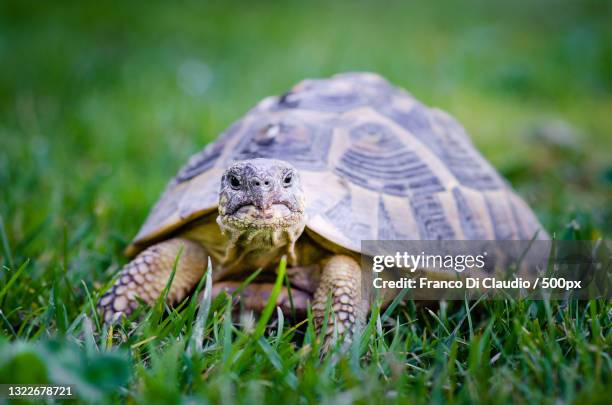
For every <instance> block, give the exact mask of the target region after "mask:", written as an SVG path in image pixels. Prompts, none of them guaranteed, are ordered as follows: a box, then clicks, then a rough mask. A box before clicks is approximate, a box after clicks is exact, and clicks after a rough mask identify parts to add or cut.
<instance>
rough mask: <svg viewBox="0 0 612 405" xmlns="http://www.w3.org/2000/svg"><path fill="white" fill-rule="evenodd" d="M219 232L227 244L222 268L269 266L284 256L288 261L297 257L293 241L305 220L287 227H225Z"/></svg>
mask: <svg viewBox="0 0 612 405" xmlns="http://www.w3.org/2000/svg"><path fill="white" fill-rule="evenodd" d="M219 225H220V226H221V231H222V232H223V234H224V235H226V236H227V239H228V241H227V247H226V251H225V257H224V258H223V266H224V267H241V268H244V266H247V265H248V266H249V267H252V268H253V269H257V268H260V267H263V268H265V267H268V266H269V265H270V264H272V263H278V261H279V260H280V258H281V257H282V256H283V255H287V260H288V262H289V264H294V263H295V262H296V260H297V258H296V255H295V243H296V241H297V240H298V238H299V237H300V235H301V234H302V232H304V226H305V223H304V222H303V221H300V222H298V223H295V224H292V225H290V226H286V227H280V226H279V227H265V228H255V227H253V228H249V227H247V228H242V229H236V228H233V227H228V226H224V225H223V223H222V222H221V221H219Z"/></svg>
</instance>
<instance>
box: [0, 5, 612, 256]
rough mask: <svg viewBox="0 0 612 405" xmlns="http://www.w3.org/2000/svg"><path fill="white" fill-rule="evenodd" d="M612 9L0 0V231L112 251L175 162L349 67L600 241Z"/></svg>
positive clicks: (551, 215)
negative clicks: (292, 92) (455, 123)
mask: <svg viewBox="0 0 612 405" xmlns="http://www.w3.org/2000/svg"><path fill="white" fill-rule="evenodd" d="M611 15H612V14H611V3H610V2H606V1H580V2H576V1H563V2H552V1H537V2H530V1H524V2H512V3H511V4H507V3H506V2H485V1H482V2H473V1H470V2H465V1H456V2H455V1H443V2H435V4H428V3H416V2H386V3H385V4H379V3H377V2H361V1H357V2H333V4H328V2H315V3H310V2H257V4H251V2H245V3H235V2H229V3H228V2H213V3H203V2H195V1H194V2H190V1H180V2H137V1H135V2H124V1H110V2H102V1H101V2H88V3H74V2H28V1H14V2H11V1H3V2H2V3H1V5H0V142H1V143H0V145H1V147H0V193H1V194H0V213H1V214H2V216H3V218H4V220H5V222H6V225H5V226H6V228H7V233H8V238H9V239H10V243H11V245H13V246H14V245H15V244H19V243H22V242H23V240H24V238H32V237H34V236H35V235H39V234H41V233H40V231H41V229H40V228H39V227H40V226H41V224H43V223H44V224H46V225H44V227H45V229H46V230H47V233H45V234H43V235H45V236H48V237H50V236H51V234H53V233H54V232H60V233H61V232H64V231H63V229H66V232H68V233H69V234H71V235H74V233H75V232H77V231H78V230H79V229H81V231H82V233H83V235H82V236H85V235H86V239H85V240H84V241H82V242H84V243H87V242H94V241H97V242H99V243H101V244H106V243H107V242H108V240H109V238H110V239H113V238H115V240H117V241H118V244H121V243H125V242H126V241H127V240H129V238H130V237H132V236H133V235H134V234H135V232H136V230H137V228H138V227H139V225H140V223H141V221H142V220H143V218H144V216H145V215H146V213H147V211H148V209H149V208H150V207H151V205H152V204H153V203H154V202H155V200H156V198H157V197H158V195H159V193H160V192H161V191H162V189H163V187H164V185H165V183H166V182H167V181H168V180H169V179H170V177H171V176H173V175H174V174H175V172H176V171H177V169H178V168H179V167H180V166H181V164H182V163H183V162H185V161H186V159H187V157H188V156H190V155H191V154H193V153H195V152H196V151H198V150H199V149H200V148H201V147H202V146H203V145H204V144H205V143H206V142H209V141H210V140H212V139H214V138H215V137H216V136H217V134H218V133H219V132H221V131H222V130H223V129H225V128H226V127H227V126H228V125H229V124H230V123H231V122H232V121H234V120H236V119H237V118H239V117H240V116H241V115H242V114H244V113H245V111H246V110H247V109H248V108H250V107H251V106H253V105H254V103H256V102H257V101H258V100H260V99H261V98H263V97H264V96H267V95H270V94H279V93H281V92H283V91H285V90H287V89H288V88H289V87H290V86H291V85H293V84H294V83H296V82H297V81H299V80H301V79H303V78H307V77H324V76H329V75H331V74H334V73H337V72H342V71H350V70H369V71H374V72H378V73H380V74H382V75H384V76H386V77H387V78H388V79H389V80H391V81H392V82H393V83H395V84H397V85H399V86H402V87H405V88H406V89H407V90H408V91H410V92H411V93H412V94H413V95H415V96H416V97H417V98H418V99H420V100H422V101H423V102H425V103H426V104H428V105H432V106H437V107H440V108H443V109H445V110H447V111H448V112H450V113H451V114H452V115H454V116H455V117H457V119H458V120H459V121H460V122H461V123H462V124H463V125H464V126H465V127H466V128H467V130H468V132H469V133H470V134H471V136H472V137H473V138H474V140H475V143H476V145H477V146H478V148H479V149H480V150H481V151H482V152H483V153H484V155H485V156H486V157H487V158H488V159H490V160H491V161H492V163H493V164H494V165H495V166H496V167H497V168H498V169H499V170H500V171H501V172H502V173H503V174H504V175H506V176H507V177H508V178H509V179H510V181H511V182H512V183H513V184H514V186H515V187H516V188H517V189H518V190H519V192H520V193H521V194H522V195H523V196H525V197H526V198H527V200H528V202H529V203H530V204H531V205H532V206H533V207H534V209H535V210H536V211H537V213H538V215H539V217H540V219H541V220H542V221H543V222H544V224H545V226H546V228H547V229H548V230H549V231H551V232H554V233H556V234H557V235H561V233H562V232H564V231H565V230H566V226H567V225H568V224H570V223H571V224H573V225H575V226H576V227H578V226H580V231H581V232H582V233H583V236H584V237H585V238H592V237H599V236H601V235H602V234H603V235H608V236H609V235H611V234H612V226H611V222H612V219H611V218H612V208H611V206H612V198H611V186H612V95H611V91H610V90H611V89H612V24H611V21H612V19H611ZM574 219H577V221H575V222H572V220H574ZM45 221H46V222H45ZM34 231H36V232H35V233H34V234H33V233H32V232H34ZM52 240H55V239H53V238H51V239H46V240H42V239H40V240H39V241H38V242H44V243H41V244H40V245H39V246H38V249H34V250H33V251H30V250H29V249H28V253H42V252H43V251H44V250H45V249H49V248H50V246H49V242H50V241H52ZM28 243H29V242H28ZM31 247H33V248H34V247H35V244H34V245H32V246H31ZM100 248H101V249H104V248H103V247H100ZM24 253H25V251H24Z"/></svg>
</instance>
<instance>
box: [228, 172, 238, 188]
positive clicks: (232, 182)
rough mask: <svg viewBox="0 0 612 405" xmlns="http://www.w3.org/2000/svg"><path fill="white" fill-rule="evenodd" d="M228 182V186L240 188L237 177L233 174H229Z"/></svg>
mask: <svg viewBox="0 0 612 405" xmlns="http://www.w3.org/2000/svg"><path fill="white" fill-rule="evenodd" d="M229 182H230V186H232V188H233V189H238V188H240V180H239V179H238V177H236V176H234V175H233V174H230V176H229Z"/></svg>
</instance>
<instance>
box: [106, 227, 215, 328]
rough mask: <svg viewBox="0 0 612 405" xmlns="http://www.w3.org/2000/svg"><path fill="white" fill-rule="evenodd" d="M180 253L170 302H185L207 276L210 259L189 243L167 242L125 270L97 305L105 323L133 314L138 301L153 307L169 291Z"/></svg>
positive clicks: (151, 250) (150, 250)
mask: <svg viewBox="0 0 612 405" xmlns="http://www.w3.org/2000/svg"><path fill="white" fill-rule="evenodd" d="M181 249H182V253H181ZM179 253H181V255H180V257H179V261H178V263H177V266H176V273H175V274H174V280H173V282H172V285H171V287H170V290H169V291H168V296H167V300H168V302H169V303H176V302H179V301H181V300H183V299H184V298H185V296H186V295H187V294H188V293H189V292H190V291H191V290H192V289H193V287H194V286H195V285H196V284H197V283H198V281H199V280H200V279H201V278H202V276H203V275H204V271H205V269H206V264H207V262H208V260H207V255H206V252H205V251H204V249H203V248H202V246H200V245H199V244H197V243H195V242H192V241H190V240H188V239H182V238H173V239H168V240H166V241H163V242H160V243H158V244H156V245H153V246H151V247H149V248H148V249H146V250H144V251H143V252H141V253H140V254H139V255H138V256H136V257H135V258H134V260H132V261H131V262H129V263H128V264H126V265H125V266H124V267H123V269H122V270H121V273H120V274H119V278H118V279H117V281H116V282H115V285H113V286H112V287H111V288H110V289H109V290H108V291H107V292H106V293H105V294H104V295H103V296H102V298H100V301H99V302H98V310H99V312H100V314H101V315H102V317H103V319H104V321H105V322H111V321H113V320H114V319H116V318H117V317H119V316H120V315H121V314H125V315H129V314H131V313H132V311H133V310H134V309H136V307H137V306H138V301H137V300H136V297H140V298H141V299H142V300H144V301H145V302H147V303H148V304H153V303H154V302H155V300H156V299H157V298H158V297H159V295H160V294H161V292H162V291H163V290H164V288H165V287H166V283H167V282H168V278H169V277H170V275H171V274H172V270H173V268H174V263H175V261H176V258H177V256H178V255H179Z"/></svg>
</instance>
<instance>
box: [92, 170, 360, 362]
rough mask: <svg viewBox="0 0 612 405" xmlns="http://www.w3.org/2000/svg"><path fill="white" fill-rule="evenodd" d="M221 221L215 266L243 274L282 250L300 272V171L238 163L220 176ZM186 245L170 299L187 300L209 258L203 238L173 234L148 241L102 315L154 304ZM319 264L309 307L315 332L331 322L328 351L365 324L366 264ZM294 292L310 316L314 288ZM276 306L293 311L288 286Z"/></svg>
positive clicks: (259, 292) (256, 299)
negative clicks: (220, 254) (221, 247)
mask: <svg viewBox="0 0 612 405" xmlns="http://www.w3.org/2000/svg"><path fill="white" fill-rule="evenodd" d="M217 223H218V225H219V227H220V229H221V232H222V233H223V234H224V235H225V236H226V238H227V240H228V242H227V245H226V252H225V257H224V258H223V259H222V260H221V263H218V265H219V266H220V269H216V270H217V271H219V270H223V271H225V272H226V273H227V274H234V273H236V274H238V272H239V271H240V269H241V268H257V267H263V268H266V267H269V266H274V265H275V264H277V263H278V261H279V260H280V257H281V256H282V255H283V254H286V255H287V256H288V257H289V264H290V265H292V266H296V267H295V269H299V264H300V263H299V258H298V257H296V254H295V243H296V241H297V240H298V238H299V237H300V236H301V234H302V233H303V231H304V227H305V202H304V195H303V192H302V190H301V186H300V178H299V175H298V173H297V171H296V170H295V169H294V168H293V167H292V166H291V165H290V164H288V163H286V162H282V161H278V160H272V159H254V160H247V161H242V162H238V163H235V164H233V165H232V166H231V167H230V168H229V169H227V171H226V172H225V173H224V175H223V178H222V180H221V191H220V194H219V216H218V218H217ZM181 247H182V248H183V252H182V255H181V257H180V260H179V262H178V265H177V270H176V274H175V278H174V280H173V283H172V286H171V288H170V291H169V293H168V296H167V302H168V303H169V304H175V303H177V302H180V301H181V300H183V299H184V298H185V296H186V295H187V294H188V293H189V292H190V291H191V290H193V288H194V287H195V286H196V285H197V283H198V281H199V280H200V279H201V277H202V276H203V274H204V271H205V267H206V264H207V258H208V255H207V254H206V251H205V249H204V247H203V246H202V245H201V244H200V243H197V242H195V241H192V240H189V239H185V238H173V239H169V240H166V241H163V242H160V243H157V244H155V245H153V246H150V247H149V248H148V249H146V250H145V251H143V252H142V253H140V254H139V255H138V256H136V258H134V260H132V261H131V262H129V263H128V264H127V265H126V266H125V267H124V268H123V269H122V271H121V274H120V276H119V279H118V280H117V282H116V283H115V285H114V286H113V287H112V288H111V289H110V290H109V291H108V292H106V293H105V294H104V296H103V297H102V298H101V299H100V301H99V303H98V308H99V310H100V312H101V314H102V316H103V318H104V320H105V321H106V322H111V321H113V320H115V319H117V318H118V317H120V316H121V315H122V314H130V313H131V312H132V311H133V310H134V309H135V308H136V307H137V305H138V301H137V299H136V297H140V298H141V299H143V300H144V301H146V302H147V303H149V304H152V303H153V302H155V300H156V299H157V298H158V297H159V295H160V294H161V292H162V291H163V289H164V287H165V286H166V284H167V282H168V278H169V277H170V275H171V273H172V268H173V264H174V262H175V260H176V257H177V255H178V253H179V251H180V249H181ZM321 267H322V272H321V279H320V282H319V284H318V286H317V288H316V291H315V294H314V302H313V306H312V309H313V315H314V320H315V326H316V328H317V331H320V330H321V329H322V328H323V327H324V326H325V327H326V334H325V337H324V342H323V351H328V350H329V348H330V347H331V345H332V343H333V342H332V340H333V336H334V331H336V332H337V335H338V336H340V337H342V336H344V337H346V342H348V341H350V339H351V338H352V336H353V334H354V332H355V330H356V328H358V327H360V325H363V324H364V323H365V317H366V314H367V308H366V305H365V304H364V301H363V299H362V291H361V288H362V286H361V268H360V266H359V264H358V263H357V262H356V261H355V259H353V258H351V257H348V256H344V255H334V256H332V257H331V258H329V257H328V258H327V259H326V260H324V261H323V262H322V263H321ZM239 284H240V283H238V282H235V281H220V282H217V283H215V286H214V287H213V289H214V291H213V294H214V295H217V294H219V293H222V292H223V291H227V292H230V293H231V292H233V291H234V290H235V289H236V287H237V286H238V285H239ZM271 289H272V284H252V285H250V286H248V287H247V288H246V289H245V290H244V291H243V292H242V294H241V297H240V300H241V303H242V304H243V305H244V307H245V308H247V309H252V310H255V311H260V310H261V309H262V308H263V307H264V306H265V304H266V302H267V300H268V297H269V294H270V292H271ZM292 291H294V292H292V294H293V296H292V298H293V301H294V302H293V304H294V308H295V309H296V311H297V312H298V313H301V314H303V313H305V312H306V308H307V305H308V302H309V298H310V295H309V293H306V292H302V291H300V290H293V289H292ZM328 298H331V309H332V311H331V314H330V316H329V318H328V324H327V325H323V323H324V317H325V310H326V307H327V302H328V301H327V300H328ZM277 305H279V306H280V307H281V308H282V309H283V310H284V311H285V312H288V311H289V310H290V305H289V300H288V291H287V290H286V289H283V291H282V292H281V294H280V296H279V298H278V299H277Z"/></svg>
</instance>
